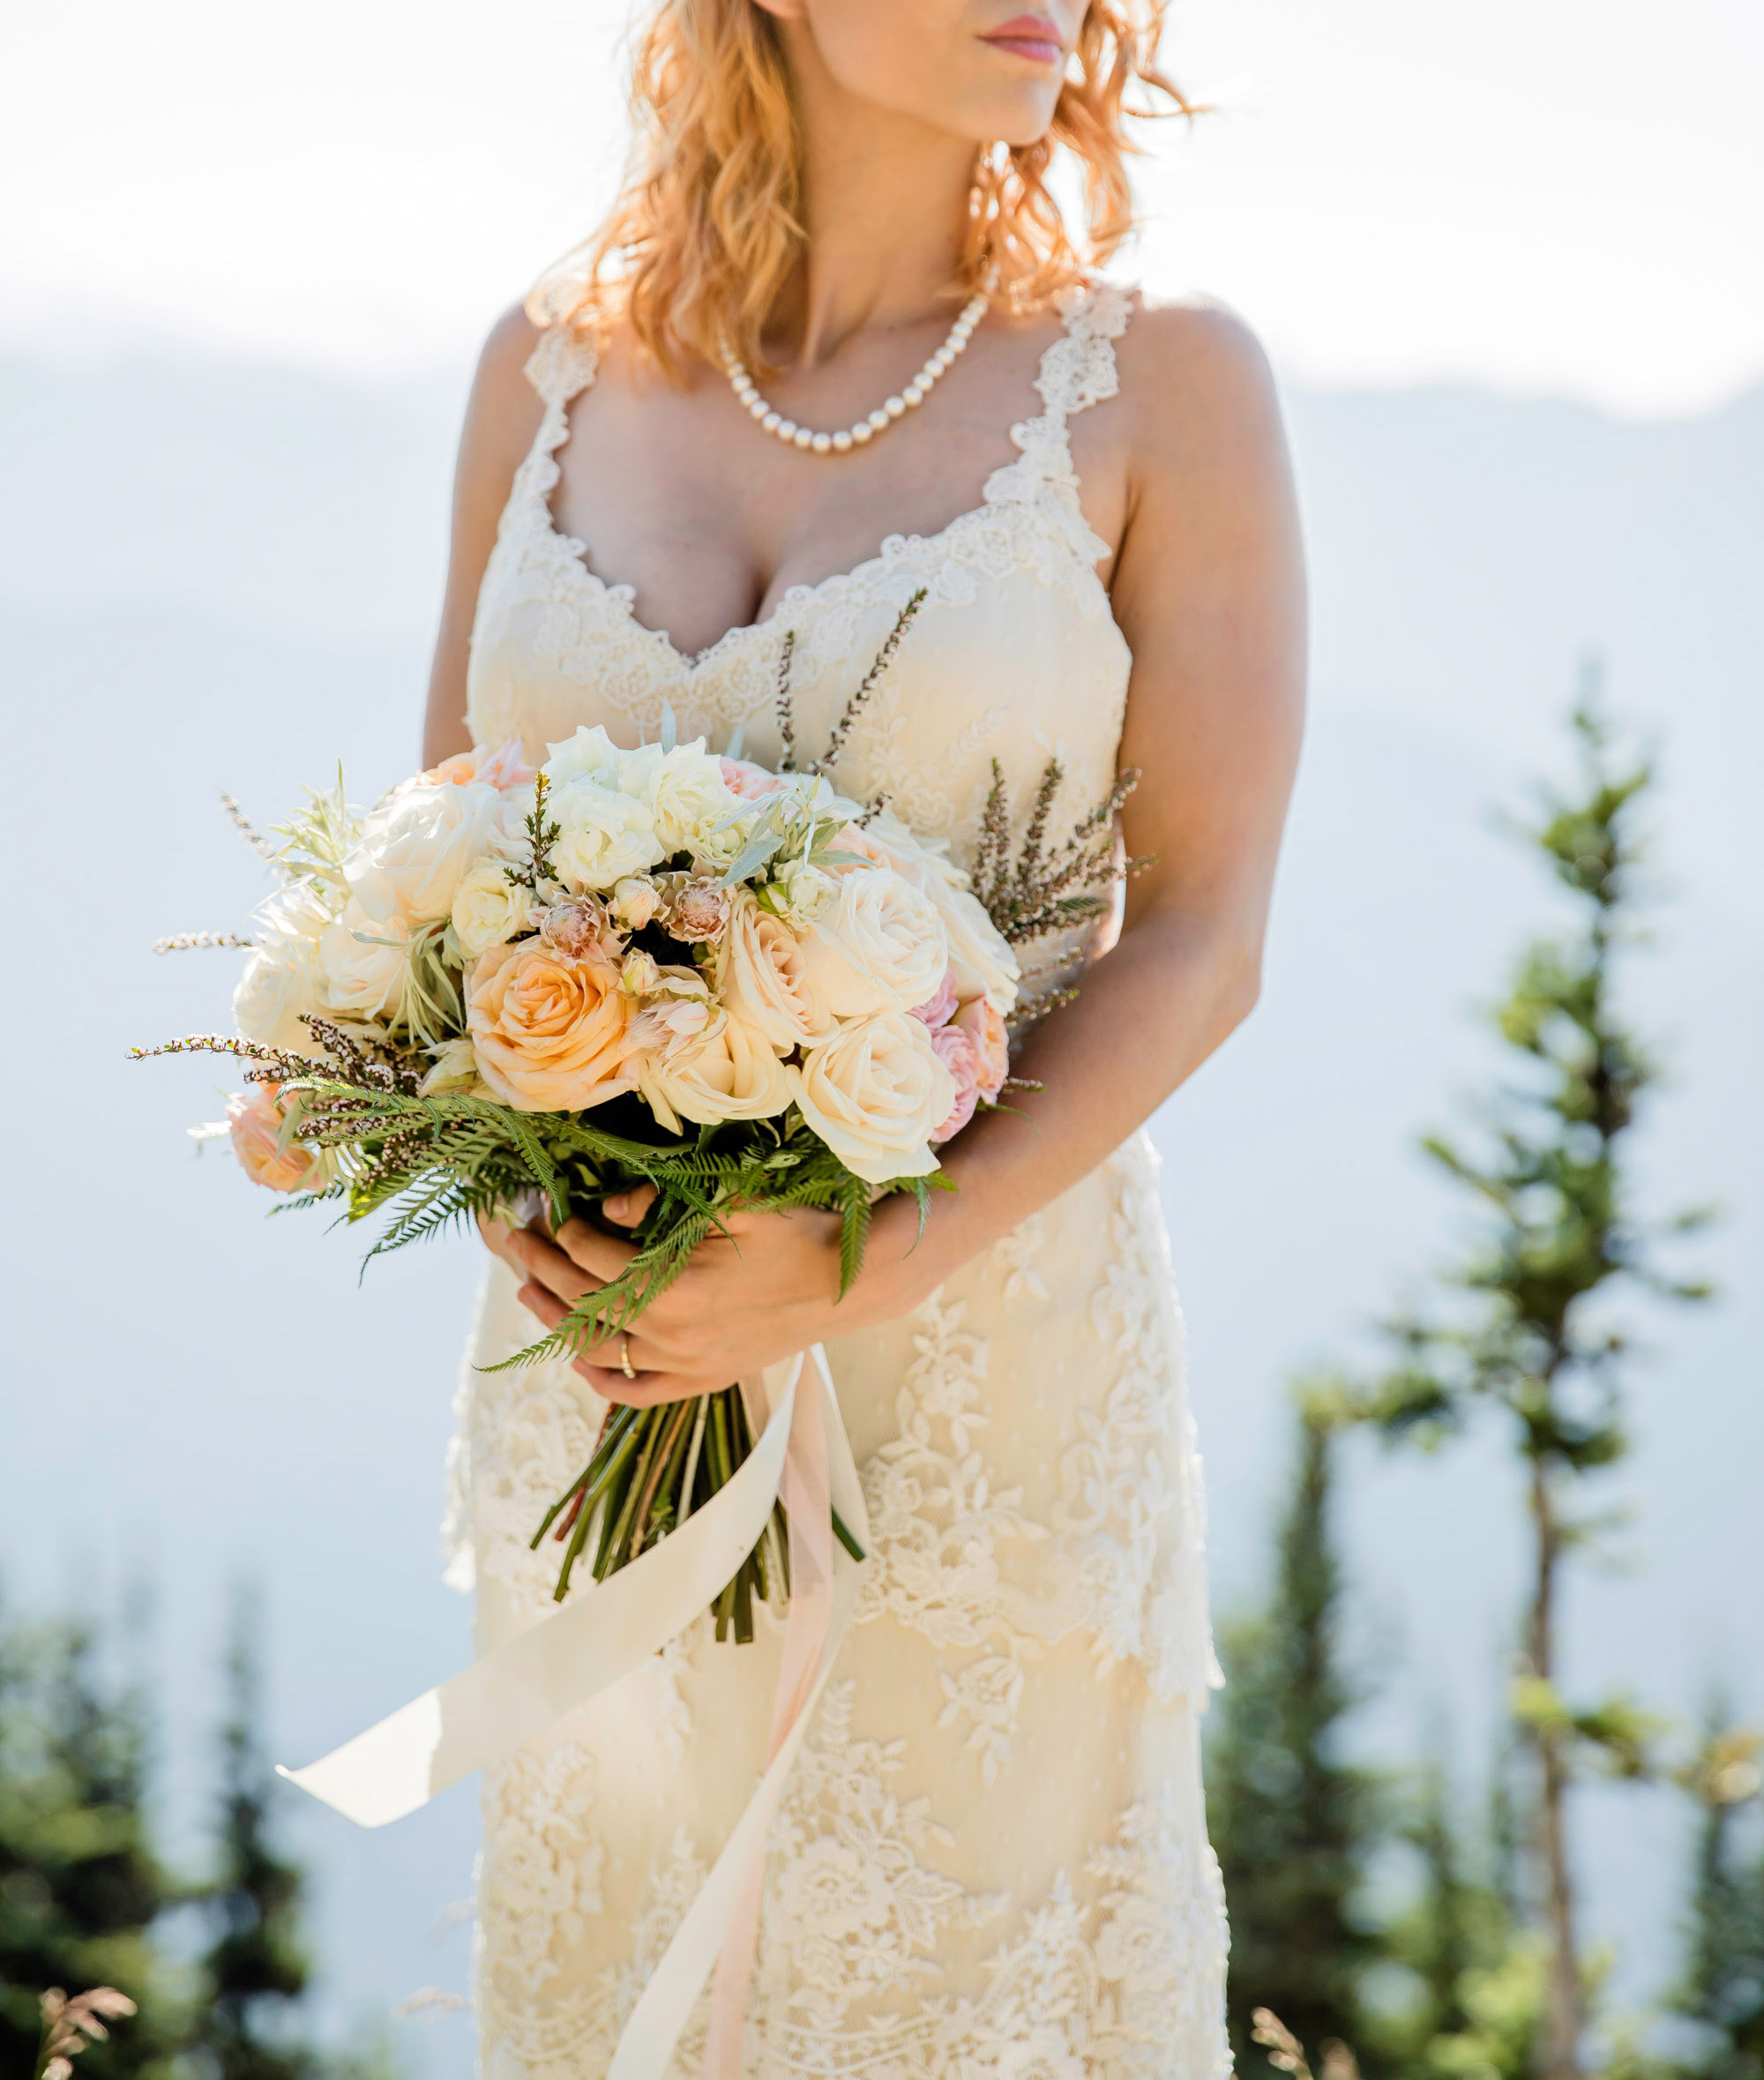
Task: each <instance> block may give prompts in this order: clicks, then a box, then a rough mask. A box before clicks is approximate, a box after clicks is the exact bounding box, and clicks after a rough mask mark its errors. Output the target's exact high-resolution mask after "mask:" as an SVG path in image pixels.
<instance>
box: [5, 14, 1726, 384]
mask: <svg viewBox="0 0 1764 2080" xmlns="http://www.w3.org/2000/svg"><path fill="white" fill-rule="evenodd" d="M627 13H628V0H568V4H565V0H497V5H495V6H494V7H492V6H490V5H489V4H485V0H479V4H467V0H423V4H422V5H420V6H419V5H417V4H415V0H302V4H300V5H298V6H288V5H271V4H267V0H165V4H160V5H157V6H153V7H146V6H143V5H141V4H140V0H87V4H82V5H80V6H78V7H74V6H47V5H41V4H39V5H35V6H31V7H28V8H26V7H19V8H17V9H15V10H13V11H12V21H11V26H10V27H9V28H7V29H6V30H5V31H4V32H0V39H4V41H0V185H4V195H5V206H4V209H0V339H7V338H10V339H11V340H19V339H26V340H32V341H34V342H41V341H43V340H50V341H54V340H60V339H66V338H73V339H77V340H80V341H82V342H90V343H91V344H92V345H93V346H94V347H96V348H99V349H100V350H101V349H102V348H104V346H105V345H106V344H107V343H108V342H111V341H115V340H123V339H125V338H126V337H128V336H129V335H131V333H135V332H137V331H138V330H139V329H140V328H143V327H146V328H149V329H153V330H155V331H159V332H162V333H172V334H174V335H178V336H182V337H184V338H194V339H198V340H206V341H210V342H215V343H223V344H228V345H232V346H235V347H243V348H249V349H251V350H254V351H259V352H265V351H266V352H270V353H273V354H276V355H280V356H282V357H285V358H292V359H296V360H305V361H314V362H319V363H325V364H329V365H332V366H341V367H345V368H348V367H355V368H380V369H385V368H387V367H393V368H397V367H401V366H422V365H431V364H435V363H442V362H450V361H456V360H457V358H458V357H459V356H460V355H462V354H463V353H465V352H467V351H468V349H469V347H470V344H471V342H472V341H473V340H475V337H476V336H477V335H478V334H479V333H482V329H483V327H484V325H485V324H486V323H487V321H488V319H489V318H490V316H491V315H492V314H493V313H494V312H495V311H496V310H497V308H498V307H499V306H500V305H501V304H502V303H505V302H506V301H507V300H508V299H509V298H510V297H511V296H514V295H515V294H517V293H519V291H520V290H521V288H523V287H524V286H525V284H526V282H527V279H528V278H529V277H530V276H531V275H532V274H533V273H534V272H535V271H536V269H538V268H539V267H540V266H542V264H543V263H544V262H545V261H546V260H547V259H548V258H550V257H551V256H552V255H554V254H555V253H556V252H557V251H559V250H560V249H561V248H563V247H564V246H565V245H567V244H568V243H572V241H573V239H574V238H575V236H577V235H579V233H580V231H581V230H582V229H583V228H585V227H586V226H587V223H588V222H589V221H590V220H591V218H592V216H593V214H594V210H595V207H596V205H597V203H598V201H599V200H600V199H601V198H602V197H603V195H604V192H605V189H606V183H607V181H608V178H609V173H610V170H611V168H613V167H614V165H616V163H617V157H618V146H619V136H618V130H619V116H618V106H619V104H618V80H619V71H620V68H619V64H618V59H617V48H618V42H619V38H620V34H621V32H622V29H623V26H624V22H625V20H626V18H627ZM1168 49H1169V54H1170V57H1171V59H1172V60H1173V62H1174V64H1175V67H1176V69H1177V71H1178V72H1179V74H1180V75H1181V77H1182V78H1183V79H1184V80H1185V82H1186V83H1188V84H1189V85H1191V86H1194V87H1196V88H1198V89H1200V90H1203V91H1207V90H1211V91H1214V92H1215V93H1216V94H1218V96H1219V98H1220V100H1221V101H1222V104H1223V108H1224V110H1225V112H1224V113H1222V114H1220V115H1218V116H1214V117H1211V118H1209V119H1208V121H1207V123H1205V124H1204V125H1203V126H1202V128H1201V129H1200V131H1198V132H1197V133H1196V134H1195V135H1193V136H1192V137H1191V138H1187V139H1182V138H1177V136H1175V135H1174V134H1171V133H1168V132H1167V133H1166V138H1165V141H1164V142H1163V143H1162V145H1161V146H1160V147H1159V150H1158V153H1157V155H1156V157H1155V161H1153V162H1152V163H1151V164H1150V165H1148V166H1147V168H1145V169H1144V176H1143V180H1142V191H1143V194H1144V198H1145V201H1146V205H1147V213H1148V216H1149V218H1150V228H1149V230H1148V233H1147V238H1146V240H1145V243H1144V246H1143V248H1142V251H1140V254H1139V255H1138V257H1137V258H1136V259H1135V261H1134V262H1133V263H1132V266H1133V271H1134V272H1137V273H1140V275H1142V276H1143V278H1144V279H1145V280H1146V281H1147V282H1148V283H1149V284H1150V285H1152V286H1153V287H1155V288H1184V287H1189V286H1199V287H1202V288H1207V289H1209V290H1212V291H1214V292H1215V293H1217V294H1219V295H1221V296H1225V297H1226V298H1228V299H1229V300H1230V301H1231V302H1233V303H1236V304H1237V306H1238V307H1239V308H1240V309H1242V310H1243V311H1245V313H1246V314H1247V315H1248V317H1249V318H1251V319H1252V322H1253V323H1254V324H1255V325H1258V326H1259V329H1260V330H1261V332H1262V333H1263V334H1264V336H1265V337H1266V338H1267V340H1268V341H1269V343H1270V345H1271V346H1272V348H1273V349H1274V354H1275V355H1276V357H1277V358H1278V360H1279V362H1280V363H1281V364H1282V368H1283V369H1284V370H1285V371H1286V372H1287V373H1288V374H1289V375H1290V376H1292V377H1295V378H1298V379H1300V380H1304V381H1311V382H1324V383H1329V384H1355V385H1358V384H1377V385H1384V384H1390V383H1408V382H1413V381H1417V380H1428V379H1433V378H1472V379H1476V380H1481V381H1485V382H1489V383H1491V384H1494V385H1498V386H1500V387H1502V388H1507V389H1515V390H1520V391H1536V390H1542V391H1553V392H1561V393H1568V394H1572V395H1576V396H1580V397H1583V398H1586V399H1588V400H1593V401H1596V402H1598V403H1601V404H1603V405H1606V406H1608V407H1611V408H1614V409H1617V410H1619V411H1622V412H1626V413H1633V414H1641V415H1652V414H1659V413H1678V412H1685V411H1692V410H1697V409H1700V408H1706V407H1708V406H1709V405H1712V404H1715V403H1718V402H1720V401H1722V400H1724V399H1725V398H1727V397H1729V396H1730V395H1731V394H1732V393H1734V392H1735V391H1736V390H1738V389H1739V388H1742V387H1744V386H1745V385H1747V384H1748V383H1750V382H1752V381H1754V380H1756V379H1758V378H1760V375H1764V266H1760V258H1759V230H1758V227H1759V221H1760V206H1764V123H1760V122H1759V120H1758V114H1757V111H1758V109H1759V108H1760V105H1764V7H1760V5H1759V4H1758V0H1484V4H1482V5H1480V6H1477V7H1475V8H1471V7H1468V6H1462V5H1448V4H1443V0H1335V4H1333V5H1331V4H1319V0H1177V4H1176V7H1175V10H1174V12H1173V17H1172V26H1171V33H1170V41H1169V46H1168Z"/></svg>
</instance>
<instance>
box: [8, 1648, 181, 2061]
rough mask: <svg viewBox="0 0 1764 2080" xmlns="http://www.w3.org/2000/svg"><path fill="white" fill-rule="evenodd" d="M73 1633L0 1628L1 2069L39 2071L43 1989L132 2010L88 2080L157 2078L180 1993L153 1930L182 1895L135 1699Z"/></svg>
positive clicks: (173, 2043)
mask: <svg viewBox="0 0 1764 2080" xmlns="http://www.w3.org/2000/svg"><path fill="white" fill-rule="evenodd" d="M95 1659H96V1657H95V1651H94V1645H93V1638H92V1635H91V1634H90V1632H89V1631H88V1630H87V1629H86V1627H82V1626H78V1625H60V1626H52V1627H36V1628H30V1627H24V1626H21V1625H19V1624H16V1623H14V1624H10V1625H8V1626H7V1627H5V1628H4V1633H0V2075H4V2076H6V2080H11V2076H14V2075H18V2076H23V2075H27V2074H30V2073H31V2072H33V2071H34V2069H35V2065H36V2061H37V2053H38V2046H39V2037H40V2031H41V2014H40V2001H41V1996H42V1994H44V1993H45V1992H46V1991H47V1990H48V1989H49V1988H50V1987H52V1986H59V1987H62V1988H64V1989H65V1990H66V1991H68V1992H70V1993H73V1994H78V1993H81V1992H84V1991H85V1990H86V1989H87V1988H89V1987H94V1986H114V1987H116V1988H117V1989H119V1990H120V1991H121V1992H122V1993H123V1994H126V1995H128V1996H129V1997H130V1998H131V2000H133V2001H135V2002H136V2003H137V2005H138V2008H139V2010H140V2013H139V2015H138V2017H137V2018H136V2019H135V2020H134V2021H132V2022H131V2023H130V2024H129V2026H128V2027H127V2028H126V2029H123V2030H119V2031H116V2033H115V2034H114V2035H113V2036H112V2037H111V2038H110V2039H109V2040H108V2042H103V2043H98V2044H94V2045H93V2046H91V2048H90V2049H89V2050H88V2051H87V2052H86V2054H85V2056H84V2058H83V2060H82V2062H81V2065H80V2067H79V2071H80V2072H81V2074H82V2075H83V2076H85V2080H124V2076H143V2080H147V2076H152V2080H161V2076H164V2075H166V2074H168V2072H169V2070H170V2061H171V2059H172V2056H173V2054H175V2052H176V2050H177V2048H178V2047H179V2046H180V2044H181V2043H182V2041H183V2026H184V2014H183V2001H182V1999H181V1994H182V1988H181V1987H180V1985H179V1983H178V1979H177V1977H176V1974H175V1973H174V1972H171V1971H169V1970H168V1967H167V1966H166V1965H165V1964H164V1962H163V1961H162V1960H161V1957H159V1956H158V1954H157V1953H156V1951H155V1950H154V1949H153V1942H152V1930H153V1926H154V1924H155V1923H156V1922H157V1921H158V1919H160V1917H161V1914H162V1913H163V1912H165V1911H166V1910H167V1909H168V1907H169V1906H171V1905H173V1904H175V1903H176V1900H177V1899H178V1897H180V1895H179V1891H178V1888H177V1887H176V1883H175V1882H174V1881H173V1880H172V1879H171V1877H170V1876H169V1875H168V1873H167V1872H166V1870H165V1869H164V1867H162V1865H161V1863H160V1861H159V1859H158V1858H157V1857H156V1856H155V1855H154V1853H153V1847H152V1844H151V1842H150V1839H149V1836H148V1828H147V1818H146V1810H145V1784H144V1777H145V1767H146V1725H145V1717H144V1713H143V1709H142V1705H141V1702H140V1699H139V1698H138V1696H137V1695H134V1694H132V1693H131V1692H128V1691H119V1690H117V1689H116V1688H115V1687H111V1686H108V1685H107V1684H106V1683H104V1682H103V1681H102V1680H101V1678H100V1675H99V1673H98V1671H97V1668H96V1666H95Z"/></svg>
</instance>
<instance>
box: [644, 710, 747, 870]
mask: <svg viewBox="0 0 1764 2080" xmlns="http://www.w3.org/2000/svg"><path fill="white" fill-rule="evenodd" d="M649 802H650V810H651V812H652V814H653V815H654V819H655V842H656V843H657V844H658V845H659V846H660V847H661V849H662V857H664V858H666V857H669V856H670V855H671V854H673V853H676V852H691V853H694V854H702V855H706V856H707V857H708V856H711V855H726V856H727V858H729V859H733V858H734V857H735V855H736V852H737V851H739V850H740V849H741V839H740V838H739V836H738V835H737V830H738V827H730V828H729V830H726V831H718V829H717V826H718V825H719V824H720V823H721V821H722V820H723V819H724V818H725V817H726V816H728V815H729V812H730V811H731V810H733V809H735V808H737V807H738V806H739V802H738V798H737V797H736V796H735V795H734V794H733V793H731V791H730V790H729V787H728V786H727V785H726V784H725V782H724V780H723V776H722V762H721V759H713V758H710V757H708V756H706V752H705V748H704V741H703V739H702V738H700V739H699V742H698V743H696V744H676V746H675V748H674V749H673V750H672V751H670V752H666V753H664V755H663V757H662V761H661V763H660V765H658V766H657V767H656V768H655V774H654V781H653V782H652V783H651V789H650V796H649ZM743 820H745V819H743Z"/></svg>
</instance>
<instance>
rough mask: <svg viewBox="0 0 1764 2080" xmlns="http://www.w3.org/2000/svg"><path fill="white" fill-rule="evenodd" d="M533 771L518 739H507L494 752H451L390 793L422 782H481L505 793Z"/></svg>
mask: <svg viewBox="0 0 1764 2080" xmlns="http://www.w3.org/2000/svg"><path fill="white" fill-rule="evenodd" d="M534 770H535V768H534V767H531V766H529V765H528V764H527V761H526V759H525V757H524V755H523V754H522V752H521V748H520V739H519V737H510V738H509V739H508V741H507V742H506V743H505V744H497V746H496V748H495V750H491V749H490V746H489V745H488V744H477V745H475V747H474V748H473V749H472V750H471V751H468V752H454V753H453V755H452V758H451V759H442V761H441V763H440V764H439V765H438V766H431V767H430V768H429V770H428V771H427V772H426V773H419V774H417V775H416V777H415V780H414V781H413V780H407V781H405V782H402V784H401V785H400V787H398V788H395V789H393V790H392V791H393V792H394V793H395V794H400V793H402V792H403V791H404V789H406V788H410V787H420V786H422V783H423V782H425V781H427V782H430V784H431V785H432V786H436V787H465V786H467V785H468V784H469V783H470V782H472V781H475V780H482V782H484V784H485V785H486V786H487V787H493V788H497V789H500V790H502V791H503V792H506V791H507V790H508V789H510V788H516V787H525V786H526V785H527V782H529V781H530V780H531V779H532V778H533V775H534Z"/></svg>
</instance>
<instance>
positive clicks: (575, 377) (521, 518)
mask: <svg viewBox="0 0 1764 2080" xmlns="http://www.w3.org/2000/svg"><path fill="white" fill-rule="evenodd" d="M572 309H573V304H572V303H568V302H566V301H565V300H564V299H563V298H562V297H561V296H559V295H558V293H557V288H556V287H555V285H554V286H553V287H552V288H548V290H547V291H546V292H545V294H544V296H543V297H542V303H541V306H540V315H541V316H542V317H543V318H545V320H546V324H545V329H544V331H543V332H542V333H540V335H539V340H538V343H537V344H536V345H535V346H534V349H533V351H532V353H531V354H529V355H527V365H526V369H525V370H524V373H525V374H526V377H527V381H528V382H529V383H531V384H532V385H533V387H534V390H535V391H536V392H537V393H539V397H540V400H541V401H542V403H543V405H544V407H545V410H544V413H543V415H542V417H541V419H540V422H539V426H538V430H537V431H536V432H535V433H534V436H533V445H532V446H531V447H530V448H528V450H527V460H525V461H524V462H523V463H522V464H521V466H520V468H519V469H518V470H517V471H516V472H515V478H514V483H513V487H512V490H510V492H509V499H508V504H507V505H506V507H505V509H504V512H503V517H502V527H503V529H507V528H508V527H517V526H525V525H526V524H527V521H528V520H529V519H531V520H532V521H533V523H534V525H535V526H538V527H547V526H549V499H550V497H551V493H552V491H553V490H554V489H555V488H556V485H557V475H558V470H557V450H558V449H559V448H561V447H562V446H563V445H564V442H565V441H566V440H567V439H568V438H570V400H571V399H572V398H573V397H576V396H578V395H579V394H580V393H581V392H582V391H584V390H586V389H587V386H588V385H589V384H590V383H592V382H593V381H594V370H595V368H596V367H597V366H598V364H599V361H600V348H599V345H598V343H597V341H596V340H595V338H594V334H593V333H584V332H581V331H579V329H578V328H577V327H576V326H575V325H572V324H571V322H570V312H571V311H572Z"/></svg>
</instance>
